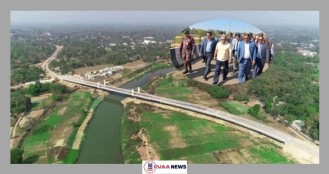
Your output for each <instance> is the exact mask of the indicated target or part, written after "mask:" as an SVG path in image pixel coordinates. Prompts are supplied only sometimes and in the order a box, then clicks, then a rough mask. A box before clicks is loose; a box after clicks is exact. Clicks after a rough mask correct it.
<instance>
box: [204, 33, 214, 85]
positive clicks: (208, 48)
mask: <svg viewBox="0 0 329 174" xmlns="http://www.w3.org/2000/svg"><path fill="white" fill-rule="evenodd" d="M216 44H217V41H216V40H215V39H214V37H213V36H212V32H211V31H209V32H207V36H206V38H204V39H203V42H202V44H201V50H200V56H202V57H203V58H204V60H205V66H206V71H205V72H204V75H203V78H204V79H205V80H208V78H207V75H208V74H209V73H210V64H211V60H212V58H213V57H214V52H215V48H216Z"/></svg>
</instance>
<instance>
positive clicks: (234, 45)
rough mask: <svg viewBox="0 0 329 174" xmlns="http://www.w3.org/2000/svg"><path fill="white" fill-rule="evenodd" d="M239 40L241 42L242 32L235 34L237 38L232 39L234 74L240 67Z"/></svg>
mask: <svg viewBox="0 0 329 174" xmlns="http://www.w3.org/2000/svg"><path fill="white" fill-rule="evenodd" d="M239 42H240V33H237V34H235V38H233V40H232V48H233V51H232V56H233V72H232V75H234V74H235V72H236V71H237V69H238V51H237V49H238V47H239Z"/></svg>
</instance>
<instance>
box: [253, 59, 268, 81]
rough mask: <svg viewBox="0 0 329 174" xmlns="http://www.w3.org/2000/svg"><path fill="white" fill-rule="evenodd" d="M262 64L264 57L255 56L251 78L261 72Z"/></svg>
mask: <svg viewBox="0 0 329 174" xmlns="http://www.w3.org/2000/svg"><path fill="white" fill-rule="evenodd" d="M264 64H265V59H261V58H256V64H255V67H254V70H253V72H252V78H256V77H257V76H259V75H260V74H262V72H263V68H264Z"/></svg>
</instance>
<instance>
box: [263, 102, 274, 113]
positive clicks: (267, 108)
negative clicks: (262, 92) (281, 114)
mask: <svg viewBox="0 0 329 174" xmlns="http://www.w3.org/2000/svg"><path fill="white" fill-rule="evenodd" d="M271 109H272V102H271V100H268V99H267V100H265V103H264V110H265V112H266V113H270V112H271Z"/></svg>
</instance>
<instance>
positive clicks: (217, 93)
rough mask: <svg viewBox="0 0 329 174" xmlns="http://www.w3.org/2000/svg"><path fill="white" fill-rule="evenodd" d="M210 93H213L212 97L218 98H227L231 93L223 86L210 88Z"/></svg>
mask: <svg viewBox="0 0 329 174" xmlns="http://www.w3.org/2000/svg"><path fill="white" fill-rule="evenodd" d="M208 93H209V94H210V95H211V97H213V98H216V99H223V98H227V97H228V96H229V95H230V93H229V92H228V90H226V89H224V88H222V87H217V86H216V87H213V88H210V89H209V90H208Z"/></svg>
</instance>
